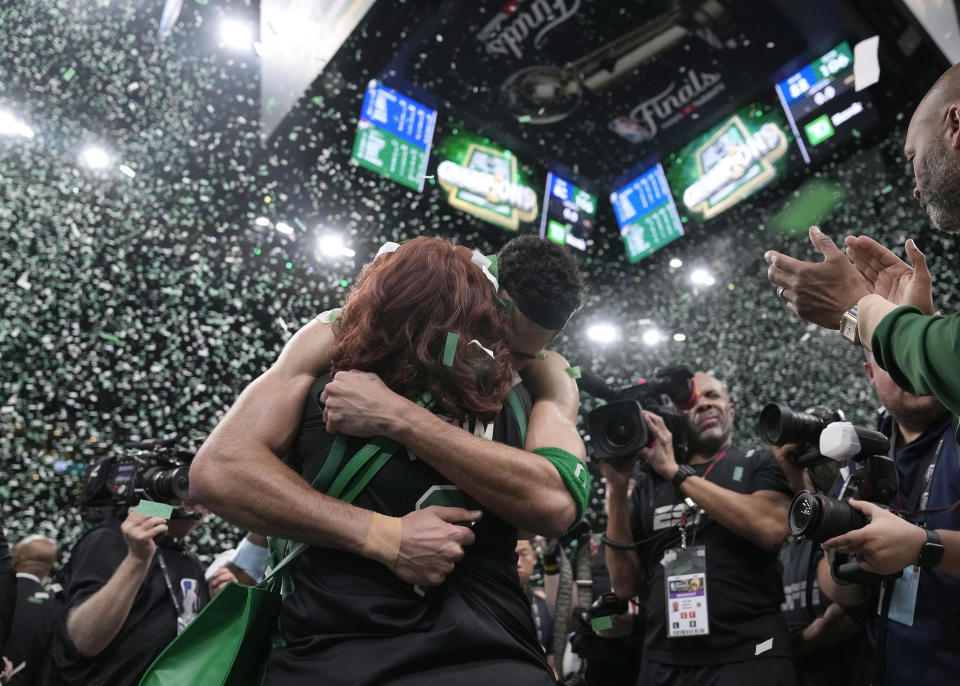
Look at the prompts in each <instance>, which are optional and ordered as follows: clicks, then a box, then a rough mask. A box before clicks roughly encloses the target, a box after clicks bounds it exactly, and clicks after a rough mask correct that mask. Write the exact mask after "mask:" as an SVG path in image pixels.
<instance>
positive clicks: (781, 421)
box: [758, 403, 833, 445]
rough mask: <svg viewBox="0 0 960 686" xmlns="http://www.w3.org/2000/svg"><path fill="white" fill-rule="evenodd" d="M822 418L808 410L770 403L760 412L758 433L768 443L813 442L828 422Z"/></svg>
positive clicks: (814, 442) (815, 441)
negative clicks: (800, 410) (799, 410)
mask: <svg viewBox="0 0 960 686" xmlns="http://www.w3.org/2000/svg"><path fill="white" fill-rule="evenodd" d="M830 421H833V420H832V419H831V420H830ZM829 423H830V422H829V421H826V420H825V419H824V418H821V417H818V416H816V415H813V414H810V413H809V412H797V411H796V410H792V409H790V408H789V407H788V406H787V405H783V404H782V403H770V404H769V405H766V406H764V408H763V410H761V412H760V419H759V422H758V424H759V426H758V429H759V431H760V435H761V436H762V437H763V439H764V440H765V441H767V442H768V443H772V444H773V445H783V444H784V443H813V444H814V445H816V444H817V442H818V441H819V440H820V432H821V431H823V428H824V427H825V426H826V425H827V424H829Z"/></svg>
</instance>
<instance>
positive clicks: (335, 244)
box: [317, 233, 357, 257]
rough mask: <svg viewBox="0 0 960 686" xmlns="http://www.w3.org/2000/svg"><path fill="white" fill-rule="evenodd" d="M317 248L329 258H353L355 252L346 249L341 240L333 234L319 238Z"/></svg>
mask: <svg viewBox="0 0 960 686" xmlns="http://www.w3.org/2000/svg"><path fill="white" fill-rule="evenodd" d="M317 247H318V248H319V249H320V252H321V253H323V254H324V255H327V256H329V257H353V256H354V255H356V254H357V253H356V251H355V250H352V249H351V248H348V247H346V246H345V245H344V244H343V239H342V238H341V237H340V236H338V235H337V234H335V233H328V234H324V235H323V236H321V237H320V240H319V242H318V243H317Z"/></svg>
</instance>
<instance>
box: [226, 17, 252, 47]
mask: <svg viewBox="0 0 960 686" xmlns="http://www.w3.org/2000/svg"><path fill="white" fill-rule="evenodd" d="M220 41H221V42H222V43H223V44H224V46H226V47H228V48H230V49H231V50H249V49H250V47H251V46H252V45H253V29H252V28H251V27H250V24H248V23H247V22H245V21H240V20H239V19H224V20H223V21H222V22H221V23H220Z"/></svg>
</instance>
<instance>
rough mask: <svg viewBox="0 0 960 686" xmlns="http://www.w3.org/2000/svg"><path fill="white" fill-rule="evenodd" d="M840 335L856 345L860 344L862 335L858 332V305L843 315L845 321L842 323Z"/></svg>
mask: <svg viewBox="0 0 960 686" xmlns="http://www.w3.org/2000/svg"><path fill="white" fill-rule="evenodd" d="M840 335H841V336H843V337H844V338H845V339H847V340H848V341H850V342H851V343H853V344H854V345H857V344H858V343H860V334H859V333H858V332H857V306H856V305H854V306H853V307H851V308H850V309H849V310H847V311H846V312H844V313H843V319H842V320H841V321H840Z"/></svg>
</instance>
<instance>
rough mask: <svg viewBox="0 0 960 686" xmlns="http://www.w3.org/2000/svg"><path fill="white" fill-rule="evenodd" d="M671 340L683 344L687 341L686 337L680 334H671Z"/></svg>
mask: <svg viewBox="0 0 960 686" xmlns="http://www.w3.org/2000/svg"><path fill="white" fill-rule="evenodd" d="M673 340H675V341H676V342H677V343H683V342H684V341H685V340H687V337H686V335H684V334H682V333H675V334H673Z"/></svg>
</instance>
